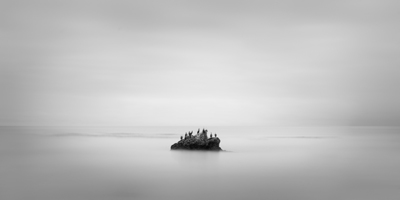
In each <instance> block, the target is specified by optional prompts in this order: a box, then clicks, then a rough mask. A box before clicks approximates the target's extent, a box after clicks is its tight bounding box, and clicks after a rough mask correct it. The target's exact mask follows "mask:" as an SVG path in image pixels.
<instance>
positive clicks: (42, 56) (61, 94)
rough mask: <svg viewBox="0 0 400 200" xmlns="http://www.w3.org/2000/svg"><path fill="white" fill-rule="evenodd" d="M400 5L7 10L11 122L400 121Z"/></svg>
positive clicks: (9, 6) (0, 29) (3, 22)
mask: <svg viewBox="0 0 400 200" xmlns="http://www.w3.org/2000/svg"><path fill="white" fill-rule="evenodd" d="M399 19H400V3H399V1H387V0H379V1H378V0H376V1H349V0H346V1H325V2H323V1H317V0H312V1H282V0H279V1H249V0H246V1H232V0H229V1H228V0H227V1H219V0H212V1H206V0H201V1H164V0H162V1H161V0H160V1H147V0H146V1H132V0H131V1H120V0H112V1H94V0H79V1H37V0H29V1H15V0H12V1H8V0H3V1H1V2H0V70H1V71H0V95H1V99H0V125H143V126H145V125H199V126H210V125H400V106H399V102H400V87H399V85H400V68H399V67H400V56H399V55H400V36H399V35H400V23H399Z"/></svg>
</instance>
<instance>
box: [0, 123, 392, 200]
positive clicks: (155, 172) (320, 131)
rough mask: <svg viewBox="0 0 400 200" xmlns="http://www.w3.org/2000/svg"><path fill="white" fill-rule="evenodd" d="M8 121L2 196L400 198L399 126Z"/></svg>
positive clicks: (38, 199)
mask: <svg viewBox="0 0 400 200" xmlns="http://www.w3.org/2000/svg"><path fill="white" fill-rule="evenodd" d="M208 129H209V131H211V132H213V133H214V132H216V133H217V134H218V136H219V138H220V139H221V140H222V142H221V147H222V148H223V149H225V150H227V151H224V152H206V151H200V152H197V151H171V150H170V146H171V145H172V144H173V143H174V142H177V141H178V139H179V137H180V135H183V134H184V133H185V132H186V131H189V130H194V131H196V130H197V128H196V127H1V129H0V133H1V134H0V177H1V179H0V199H5V200H25V199H26V200H103V199H104V200H110V199H112V200H125V199H130V200H136V199H138V200H141V199H163V200H164V199H165V200H168V199H174V200H178V199H229V200H234V199H271V200H280V199H282V200H290V199H293V200H314V199H315V200H357V199H359V200H376V199H385V200H397V199H399V198H400V173H399V169H400V157H399V152H400V129H399V128H396V127H269V128H267V127H208Z"/></svg>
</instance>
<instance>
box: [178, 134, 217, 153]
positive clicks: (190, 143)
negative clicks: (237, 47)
mask: <svg viewBox="0 0 400 200" xmlns="http://www.w3.org/2000/svg"><path fill="white" fill-rule="evenodd" d="M220 142H221V140H220V139H219V138H218V137H217V134H214V137H213V134H212V133H210V137H208V130H206V129H203V130H202V131H201V132H200V129H199V130H198V131H197V134H196V135H193V131H191V132H188V133H185V136H184V137H183V136H181V140H180V141H179V142H177V143H175V144H173V145H172V146H171V149H172V150H177V149H186V150H212V151H220V150H222V149H221V147H219V143H220Z"/></svg>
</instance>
